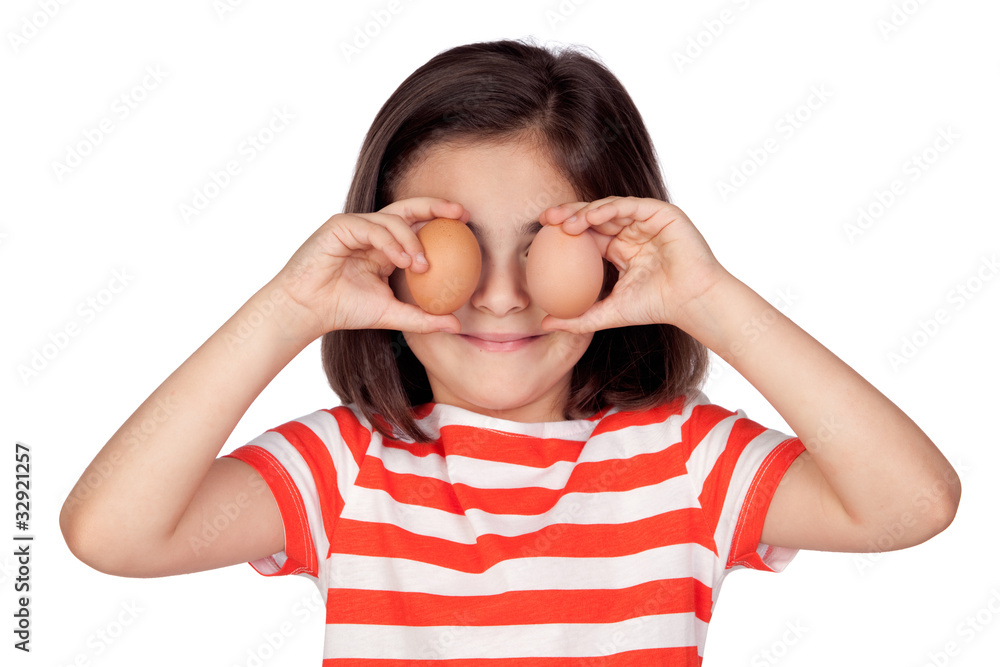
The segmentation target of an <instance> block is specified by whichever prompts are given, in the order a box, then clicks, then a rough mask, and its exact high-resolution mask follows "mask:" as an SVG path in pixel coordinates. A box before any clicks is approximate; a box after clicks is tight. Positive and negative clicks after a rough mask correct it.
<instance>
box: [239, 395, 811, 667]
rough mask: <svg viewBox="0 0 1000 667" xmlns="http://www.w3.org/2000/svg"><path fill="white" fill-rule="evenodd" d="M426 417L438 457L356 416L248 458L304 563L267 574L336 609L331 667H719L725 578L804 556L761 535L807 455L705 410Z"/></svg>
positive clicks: (341, 416) (739, 418) (681, 407)
mask: <svg viewBox="0 0 1000 667" xmlns="http://www.w3.org/2000/svg"><path fill="white" fill-rule="evenodd" d="M416 417H417V418H418V422H419V424H420V426H421V427H422V428H424V429H425V431H427V432H429V433H431V434H433V436H434V438H435V440H434V442H432V443H430V444H414V443H412V442H406V441H399V440H390V439H386V438H383V437H382V436H381V435H380V434H379V433H378V432H376V431H374V429H373V428H372V427H371V425H370V424H369V423H367V422H366V421H365V420H364V418H363V417H362V416H361V415H360V413H359V412H356V411H355V410H352V409H351V407H350V406H339V407H336V408H333V409H329V410H320V411H317V412H314V413H313V414H310V415H308V416H305V417H302V418H301V419H297V420H295V421H292V422H289V423H287V424H284V425H283V426H280V427H278V428H276V429H273V430H271V431H268V432H266V433H264V434H263V435H261V436H260V437H258V438H256V439H255V440H253V441H252V442H251V443H249V444H247V445H245V446H243V447H240V448H239V449H237V450H235V451H234V452H233V453H231V454H229V455H228V456H232V457H235V458H238V459H240V460H242V461H245V462H247V463H249V464H250V465H252V466H253V467H254V468H255V469H256V470H257V471H259V472H260V474H261V475H262V476H263V478H264V480H265V481H266V482H267V484H268V486H269V487H270V489H271V492H272V493H273V494H274V497H275V499H276V500H277V502H278V505H279V507H280V510H281V516H282V520H283V522H284V528H285V550H284V551H283V552H281V553H278V554H275V555H273V556H270V557H268V558H265V559H261V560H258V561H254V562H252V563H251V565H253V567H254V568H255V569H256V570H257V571H258V572H260V573H261V574H264V575H282V574H302V575H305V576H309V577H311V578H313V579H314V580H315V582H316V583H317V585H318V586H319V588H320V591H321V592H322V593H323V594H324V597H325V600H326V613H327V616H326V622H327V626H326V628H327V629H326V639H325V646H324V661H323V665H324V667H333V666H335V665H373V666H379V667H390V666H396V665H403V664H414V662H415V661H416V662H418V663H419V662H420V661H427V660H449V661H450V662H449V663H448V664H449V665H452V666H461V667H464V666H466V665H487V664H489V665H496V664H503V665H517V666H520V665H530V666H532V667H536V666H538V667H542V666H545V667H549V666H563V665H653V664H669V665H700V664H701V661H702V656H703V654H704V645H705V636H706V632H707V630H708V622H709V620H710V619H711V616H712V609H713V607H714V604H715V601H716V599H717V596H718V592H719V588H720V584H721V583H722V580H723V577H724V576H725V575H726V574H727V573H728V572H730V571H732V570H733V569H734V568H739V567H749V568H754V569H759V570H766V571H775V572H777V571H780V570H782V569H784V567H785V565H787V563H788V562H789V560H791V558H792V557H793V556H794V555H795V551H794V550H791V549H783V548H773V547H769V546H767V545H763V544H760V534H761V529H762V527H763V523H764V517H765V514H766V512H767V508H768V505H769V503H770V501H771V497H772V495H773V493H774V489H775V488H776V486H777V484H778V482H779V481H780V479H781V477H782V475H783V474H784V472H785V470H786V469H787V468H788V466H789V465H790V464H791V462H792V461H793V459H794V458H795V457H796V456H798V454H799V453H801V452H802V451H804V447H803V446H802V443H801V442H800V441H799V440H798V439H796V438H792V437H789V436H787V435H784V434H782V433H780V432H777V431H773V430H768V429H765V428H763V427H762V426H760V425H758V424H756V423H754V422H752V421H750V420H749V419H747V418H746V416H745V415H744V414H743V413H742V412H735V413H734V412H730V411H728V410H724V409H722V408H720V407H718V406H715V405H712V404H710V403H709V402H708V399H707V398H706V397H705V396H704V394H699V395H697V396H694V397H692V398H690V399H688V400H687V401H685V400H683V399H678V400H677V401H674V402H672V403H669V404H665V405H662V406H660V407H657V408H655V409H652V410H647V411H637V412H627V411H619V410H618V409H616V408H607V409H605V410H602V411H601V412H599V413H597V414H595V415H594V416H593V417H590V418H589V419H580V420H572V421H560V422H549V423H521V422H514V421H508V420H503V419H497V418H493V417H489V416H486V415H481V414H478V413H474V412H471V411H468V410H464V409H462V408H458V407H455V406H451V405H445V404H438V403H428V404H426V405H423V406H420V407H418V408H416ZM498 659H499V660H498Z"/></svg>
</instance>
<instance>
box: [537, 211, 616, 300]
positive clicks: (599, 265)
mask: <svg viewBox="0 0 1000 667" xmlns="http://www.w3.org/2000/svg"><path fill="white" fill-rule="evenodd" d="M594 233H595V232H591V231H586V230H585V231H584V232H583V233H581V234H579V235H573V234H567V233H566V232H564V231H563V228H562V225H546V226H545V227H542V229H541V230H540V231H539V232H538V233H537V234H535V238H534V240H533V241H532V242H531V247H530V248H529V249H528V260H527V265H526V267H525V274H526V275H525V278H526V280H527V283H528V293H529V294H530V295H531V300H532V301H534V302H535V303H536V304H538V306H539V307H541V309H542V310H544V311H545V312H547V313H548V314H550V315H552V316H553V317H558V318H561V319H569V318H571V317H578V316H579V315H582V314H583V313H584V311H586V310H587V309H588V308H590V307H591V306H592V305H593V304H594V302H595V301H597V297H598V296H599V295H600V293H601V286H602V284H603V283H604V263H603V260H602V258H601V251H600V249H599V248H598V247H597V243H596V242H595V241H594V237H593V234H594Z"/></svg>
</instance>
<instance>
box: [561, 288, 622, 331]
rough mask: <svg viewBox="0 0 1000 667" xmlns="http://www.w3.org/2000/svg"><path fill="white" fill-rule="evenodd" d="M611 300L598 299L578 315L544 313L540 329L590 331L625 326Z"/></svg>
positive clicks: (610, 298)
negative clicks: (566, 316)
mask: <svg viewBox="0 0 1000 667" xmlns="http://www.w3.org/2000/svg"><path fill="white" fill-rule="evenodd" d="M611 300H612V297H611V296H609V297H608V298H606V299H603V300H601V301H598V302H597V303H595V304H594V305H592V306H591V307H590V308H588V309H587V311H586V312H584V313H583V314H582V315H580V316H579V317H572V318H567V319H562V318H559V317H555V316H553V315H546V316H545V318H544V319H543V320H542V329H544V330H545V331H567V332H569V333H590V332H592V331H600V330H601V329H614V328H616V327H623V326H627V324H628V323H627V322H624V321H623V320H622V318H621V313H620V312H619V311H618V309H617V308H615V307H614V304H613V303H612V304H609V303H608V302H609V301H611Z"/></svg>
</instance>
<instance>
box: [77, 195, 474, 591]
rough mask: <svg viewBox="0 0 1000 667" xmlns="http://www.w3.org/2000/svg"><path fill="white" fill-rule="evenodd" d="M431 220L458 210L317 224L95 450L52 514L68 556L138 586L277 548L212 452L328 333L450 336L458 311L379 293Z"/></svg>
mask: <svg viewBox="0 0 1000 667" xmlns="http://www.w3.org/2000/svg"><path fill="white" fill-rule="evenodd" d="M435 217H451V218H457V219H463V220H468V213H467V212H466V211H465V210H464V209H463V208H462V206H461V205H460V204H457V203H454V202H447V201H445V200H442V199H432V198H413V199H407V200H401V201H399V202H394V203H392V204H390V205H389V206H387V207H385V208H384V209H382V211H380V212H377V213H370V214H338V215H335V216H333V217H332V218H330V219H329V220H328V221H327V222H326V223H325V224H324V225H323V226H321V227H320V228H319V229H318V230H317V231H316V233H315V234H313V235H312V236H311V237H310V238H309V239H308V240H307V241H306V242H305V243H304V244H303V245H302V247H301V248H299V250H298V251H297V252H296V253H295V255H294V256H293V257H292V259H291V260H290V261H289V262H288V264H287V265H286V266H285V267H284V268H283V269H282V271H281V272H280V273H279V274H278V275H277V276H276V277H275V278H274V280H272V281H271V282H269V283H268V284H267V285H265V286H264V288H262V289H261V290H260V291H258V292H257V293H256V294H254V296H253V297H251V299H250V300H249V301H247V303H246V304H245V305H244V306H243V307H242V308H240V309H239V310H238V311H237V312H236V314H235V315H233V316H232V317H231V318H230V319H229V320H228V321H227V322H226V323H225V324H223V325H222V327H220V328H219V330H218V331H216V332H215V333H214V334H213V335H212V336H211V337H210V338H209V339H208V340H207V341H206V342H205V343H204V344H203V345H202V346H201V347H200V348H198V350H197V351H195V352H194V354H192V355H191V357H190V358H188V359H187V361H185V362H184V363H183V364H182V365H181V366H180V367H179V368H178V369H177V370H176V371H174V372H173V373H172V374H171V375H170V377H168V378H167V379H166V380H165V381H164V382H163V384H162V385H160V386H159V387H158V388H157V389H156V391H154V392H153V393H152V395H150V397H149V398H147V399H146V401H145V402H144V403H143V404H142V405H140V406H139V408H138V409H137V410H136V411H135V413H134V414H133V415H132V416H131V417H129V419H128V420H127V421H126V422H125V424H123V425H122V427H121V428H120V429H118V431H117V432H116V433H115V434H114V435H113V436H112V437H111V439H110V440H109V441H108V442H107V444H106V445H105V446H104V448H103V449H101V451H100V452H99V453H98V454H97V456H96V457H95V458H94V460H93V461H92V462H91V464H90V466H88V468H87V469H86V470H85V471H84V473H83V475H82V476H81V478H80V481H79V482H77V484H76V486H75V487H74V488H73V490H72V491H71V492H70V494H69V497H68V498H67V499H66V502H65V503H64V505H63V508H62V512H61V514H60V516H59V523H60V526H61V528H62V531H63V535H64V537H65V539H66V543H67V545H68V546H69V548H70V550H71V551H73V553H74V554H75V555H76V556H77V557H78V558H80V560H82V561H84V562H85V563H87V564H89V565H90V566H92V567H94V568H95V569H98V570H101V571H103V572H108V573H112V574H118V575H122V576H136V577H145V576H163V575H169V574H179V573H183V572H193V571H197V570H206V569H211V568H215V567H220V566H223V565H229V564H234V563H239V562H245V561H247V560H252V559H256V558H261V557H265V556H268V555H271V554H273V553H276V552H278V551H280V550H281V549H283V548H284V534H283V529H282V522H281V516H280V513H279V511H278V507H277V504H276V502H275V500H274V498H273V496H272V495H271V494H270V492H269V490H268V489H267V486H266V484H265V483H264V481H263V479H262V478H261V477H260V475H259V474H257V473H256V472H255V471H254V470H253V469H252V468H251V467H250V466H249V465H247V464H246V463H243V462H241V461H238V460H235V459H226V458H221V459H220V458H217V457H218V455H219V452H220V451H221V450H222V447H223V446H224V445H225V442H226V440H227V438H229V436H230V434H231V433H232V432H233V429H234V428H235V427H236V424H237V423H238V422H239V420H240V418H241V417H242V416H243V415H244V413H245V412H246V411H247V409H248V408H249V407H250V404H251V403H252V402H253V401H254V399H255V398H256V397H257V396H258V395H259V394H260V392H261V391H262V390H263V389H264V387H266V386H267V384H268V383H269V382H270V381H271V380H272V379H273V378H274V377H275V376H276V375H277V374H278V372H279V371H280V370H281V369H282V368H283V367H284V366H285V365H286V364H287V363H288V362H289V361H291V359H292V358H294V357H295V355H296V354H298V353H299V352H300V351H301V350H302V349H303V348H305V347H306V346H307V345H309V343H311V342H312V341H314V340H316V338H318V337H319V336H321V335H322V334H324V333H326V332H327V331H334V330H338V329H375V328H385V329H398V330H403V331H418V332H429V331H438V330H440V329H442V328H445V327H451V328H453V329H455V330H458V329H459V328H460V324H459V323H458V318H456V317H455V316H454V315H440V316H437V315H430V314H428V313H425V312H424V311H422V310H420V309H419V308H417V307H416V306H412V305H409V304H405V303H402V302H400V301H398V300H396V298H395V297H394V296H393V293H392V290H391V289H390V288H389V286H388V277H389V275H390V274H391V273H392V271H393V270H394V269H396V268H397V267H398V268H405V267H408V266H410V264H411V262H412V261H413V260H412V259H411V258H412V257H416V256H417V255H418V253H420V252H421V251H422V246H421V245H420V241H419V240H418V239H417V236H416V234H415V233H414V232H413V230H412V229H411V226H412V225H414V224H416V223H418V222H420V221H424V220H429V219H432V218H435ZM413 268H414V270H416V271H422V270H426V264H424V265H423V268H421V266H420V265H419V264H417V265H414V267H413ZM222 517H225V520H223V518H222ZM216 522H218V525H221V526H224V529H223V530H219V529H218V528H216V527H215V525H214V524H215V523H216Z"/></svg>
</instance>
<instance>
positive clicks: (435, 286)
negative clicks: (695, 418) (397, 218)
mask: <svg viewBox="0 0 1000 667" xmlns="http://www.w3.org/2000/svg"><path fill="white" fill-rule="evenodd" d="M417 238H418V239H420V243H421V244H422V245H423V246H424V256H425V257H427V264H428V265H429V266H430V268H429V269H427V271H426V272H424V273H414V272H412V271H410V270H409V269H406V284H407V286H408V287H409V288H410V293H411V294H412V295H413V300H414V301H416V302H417V305H418V306H420V307H421V308H423V309H424V310H426V311H427V312H428V313H431V314H432V315H446V314H448V313H453V312H455V311H456V310H458V309H459V308H461V306H462V304H463V303H465V302H466V301H468V300H469V297H471V296H472V293H473V292H475V291H476V285H478V284H479V274H480V272H481V271H482V269H483V258H482V255H481V254H480V251H479V243H478V242H477V241H476V236H475V235H474V234H473V233H472V230H471V229H469V228H468V227H466V226H465V223H463V222H462V221H460V220H451V219H448V218H435V219H434V220H431V221H430V222H428V223H427V224H425V225H424V226H423V227H421V228H420V229H419V230H418V231H417Z"/></svg>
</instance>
